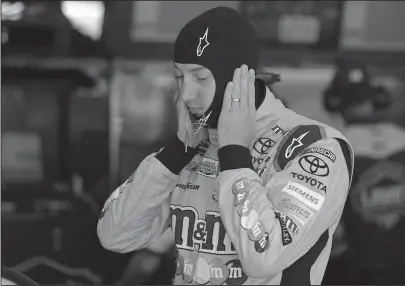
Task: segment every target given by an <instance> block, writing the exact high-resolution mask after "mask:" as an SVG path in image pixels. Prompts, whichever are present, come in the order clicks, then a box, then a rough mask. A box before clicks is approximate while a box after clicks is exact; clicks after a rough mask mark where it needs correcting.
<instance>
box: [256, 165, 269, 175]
mask: <svg viewBox="0 0 405 286" xmlns="http://www.w3.org/2000/svg"><path fill="white" fill-rule="evenodd" d="M266 171H267V167H264V168H259V169H258V170H257V174H258V175H259V177H261V176H263V174H264V173H266Z"/></svg>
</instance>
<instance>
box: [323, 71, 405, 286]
mask: <svg viewBox="0 0 405 286" xmlns="http://www.w3.org/2000/svg"><path fill="white" fill-rule="evenodd" d="M371 82H372V81H371V79H370V76H369V75H368V71H367V69H366V68H365V66H364V65H362V64H359V63H353V64H349V63H342V65H340V66H339V67H338V69H337V74H336V77H335V79H334V81H333V83H332V85H331V86H330V87H329V88H328V90H327V91H326V92H325V103H326V106H327V107H328V108H329V110H330V111H337V112H339V113H340V114H341V115H342V117H343V119H344V121H345V122H346V124H347V126H346V130H345V135H346V136H347V138H349V140H350V142H351V143H352V144H353V149H354V153H355V155H356V157H355V165H356V168H355V170H354V171H355V172H354V174H353V183H352V188H351V190H350V195H349V197H348V203H347V204H346V208H345V211H344V215H343V217H342V222H341V224H340V226H339V228H340V229H341V232H339V235H337V236H336V237H335V240H336V243H335V241H334V248H336V249H344V248H345V249H346V251H345V252H343V253H342V254H340V255H338V256H337V258H336V259H333V260H332V261H331V262H332V263H331V264H330V267H329V268H328V272H327V274H328V275H327V276H326V277H325V278H326V280H325V282H326V283H330V284H354V285H356V284H385V283H388V284H403V282H404V281H405V272H404V271H403V267H402V263H403V261H404V259H405V247H403V242H404V241H405V219H404V214H405V130H404V129H403V128H402V127H401V126H399V125H397V124H394V123H391V119H390V117H391V118H393V117H395V116H396V114H393V113H392V112H391V111H393V110H394V109H396V108H394V109H392V107H394V106H393V105H392V104H391V103H392V102H393V100H394V97H393V96H392V95H391V94H389V93H388V91H387V90H386V88H384V87H382V86H376V85H374V84H372V83H371ZM402 94H403V90H402ZM395 102H396V103H400V101H395ZM402 112H403V109H402ZM342 246H344V247H342Z"/></svg>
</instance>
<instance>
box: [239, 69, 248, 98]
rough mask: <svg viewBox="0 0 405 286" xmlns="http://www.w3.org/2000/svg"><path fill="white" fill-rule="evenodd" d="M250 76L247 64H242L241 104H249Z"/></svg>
mask: <svg viewBox="0 0 405 286" xmlns="http://www.w3.org/2000/svg"><path fill="white" fill-rule="evenodd" d="M248 76H249V75H248V67H247V65H242V68H241V76H240V104H241V105H244V106H248V88H249V86H248V80H249V77H248Z"/></svg>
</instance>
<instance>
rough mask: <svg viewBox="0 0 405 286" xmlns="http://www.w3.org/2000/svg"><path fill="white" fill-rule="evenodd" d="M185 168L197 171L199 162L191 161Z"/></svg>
mask: <svg viewBox="0 0 405 286" xmlns="http://www.w3.org/2000/svg"><path fill="white" fill-rule="evenodd" d="M184 169H186V170H187V171H190V172H195V171H197V169H198V164H197V162H190V163H189V164H188V165H187V166H186V167H185V168H184Z"/></svg>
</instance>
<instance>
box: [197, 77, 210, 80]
mask: <svg viewBox="0 0 405 286" xmlns="http://www.w3.org/2000/svg"><path fill="white" fill-rule="evenodd" d="M196 79H197V80H198V81H204V80H206V79H208V77H196Z"/></svg>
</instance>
